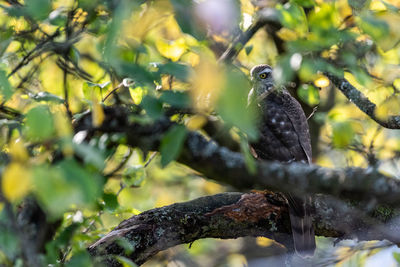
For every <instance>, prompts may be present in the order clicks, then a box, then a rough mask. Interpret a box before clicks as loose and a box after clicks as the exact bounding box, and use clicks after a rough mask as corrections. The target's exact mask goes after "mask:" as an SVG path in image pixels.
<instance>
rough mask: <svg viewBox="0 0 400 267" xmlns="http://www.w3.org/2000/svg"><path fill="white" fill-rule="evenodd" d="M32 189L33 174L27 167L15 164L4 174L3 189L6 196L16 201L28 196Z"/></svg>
mask: <svg viewBox="0 0 400 267" xmlns="http://www.w3.org/2000/svg"><path fill="white" fill-rule="evenodd" d="M31 188H32V179H31V173H30V171H29V169H27V168H26V166H24V165H22V164H20V163H16V162H13V163H11V164H10V165H8V166H7V167H6V169H5V171H4V173H3V179H2V189H3V193H4V196H5V197H6V198H7V199H8V200H10V201H15V200H18V199H21V198H23V197H24V196H26V195H27V194H28V193H29V191H30V190H31Z"/></svg>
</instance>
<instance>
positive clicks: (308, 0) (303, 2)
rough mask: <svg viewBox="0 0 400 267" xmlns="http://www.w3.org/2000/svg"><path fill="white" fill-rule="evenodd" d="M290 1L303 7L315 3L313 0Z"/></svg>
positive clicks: (311, 5)
mask: <svg viewBox="0 0 400 267" xmlns="http://www.w3.org/2000/svg"><path fill="white" fill-rule="evenodd" d="M291 2H293V3H296V4H298V5H300V6H303V7H313V6H315V5H316V2H315V0H291Z"/></svg>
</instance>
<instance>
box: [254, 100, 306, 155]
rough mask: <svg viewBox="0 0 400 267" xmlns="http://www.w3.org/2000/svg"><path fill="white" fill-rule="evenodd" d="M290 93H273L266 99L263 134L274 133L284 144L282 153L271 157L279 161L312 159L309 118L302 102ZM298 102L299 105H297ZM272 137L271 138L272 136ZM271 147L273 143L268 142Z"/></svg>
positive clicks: (277, 140)
mask: <svg viewBox="0 0 400 267" xmlns="http://www.w3.org/2000/svg"><path fill="white" fill-rule="evenodd" d="M287 96H289V97H291V96H290V95H289V94H287V95H286V94H283V93H281V94H271V95H270V96H268V98H267V99H266V100H265V102H264V103H263V105H262V106H261V108H262V115H263V117H264V118H263V120H262V122H263V124H264V128H265V130H263V127H261V131H262V136H267V135H271V134H272V135H273V136H274V137H275V138H276V140H275V142H279V143H280V145H281V146H282V148H281V151H280V152H282V153H281V154H284V153H286V155H285V154H284V155H279V157H276V156H278V155H274V154H273V153H272V155H271V158H272V159H276V160H279V161H293V160H294V161H303V162H307V163H308V162H310V161H311V145H310V135H309V132H308V125H307V119H306V118H305V115H304V112H303V110H302V109H301V107H300V104H299V103H298V102H297V101H296V100H295V99H294V98H287ZM296 104H298V105H296ZM270 139H271V138H270ZM266 145H267V146H268V147H264V149H266V150H268V149H270V148H269V146H271V144H266Z"/></svg>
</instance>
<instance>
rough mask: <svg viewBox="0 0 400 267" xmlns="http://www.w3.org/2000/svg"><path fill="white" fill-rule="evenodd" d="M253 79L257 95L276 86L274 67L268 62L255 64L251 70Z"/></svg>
mask: <svg viewBox="0 0 400 267" xmlns="http://www.w3.org/2000/svg"><path fill="white" fill-rule="evenodd" d="M250 75H251V81H252V83H253V89H254V91H255V93H256V95H257V97H259V96H261V95H263V94H264V93H266V92H267V91H270V90H272V89H273V88H274V79H273V77H272V68H271V67H270V66H269V65H267V64H261V65H257V66H254V67H253V68H252V69H251V71H250Z"/></svg>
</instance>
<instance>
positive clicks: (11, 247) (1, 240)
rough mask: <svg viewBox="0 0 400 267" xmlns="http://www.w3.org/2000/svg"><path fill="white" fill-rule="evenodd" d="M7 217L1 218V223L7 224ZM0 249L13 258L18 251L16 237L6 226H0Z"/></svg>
mask: <svg viewBox="0 0 400 267" xmlns="http://www.w3.org/2000/svg"><path fill="white" fill-rule="evenodd" d="M3 211H4V209H3ZM3 214H5V212H2V214H1V215H2V216H1V217H3ZM8 219H9V218H1V223H2V224H4V225H7V224H8V223H10V222H9V221H8ZM0 250H1V251H2V252H3V253H4V254H5V255H6V256H7V257H8V258H10V259H12V258H14V257H15V256H16V255H17V253H18V251H19V242H18V238H17V237H16V236H15V235H14V233H13V232H12V231H9V230H8V229H7V228H6V227H0ZM0 259H1V258H0ZM0 262H1V261H0Z"/></svg>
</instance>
